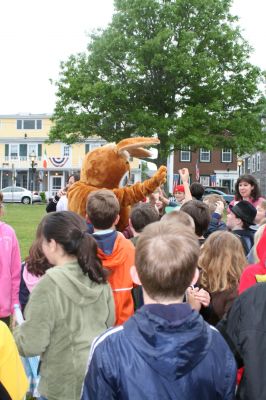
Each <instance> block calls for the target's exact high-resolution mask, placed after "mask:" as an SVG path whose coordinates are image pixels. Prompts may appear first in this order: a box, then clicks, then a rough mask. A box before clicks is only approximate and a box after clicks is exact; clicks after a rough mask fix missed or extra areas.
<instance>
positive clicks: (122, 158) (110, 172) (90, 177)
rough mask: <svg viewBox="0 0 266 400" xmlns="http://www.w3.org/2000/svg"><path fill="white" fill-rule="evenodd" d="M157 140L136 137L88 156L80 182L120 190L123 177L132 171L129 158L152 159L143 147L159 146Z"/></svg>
mask: <svg viewBox="0 0 266 400" xmlns="http://www.w3.org/2000/svg"><path fill="white" fill-rule="evenodd" d="M159 143H160V141H159V140H158V139H155V138H144V137H136V138H129V139H124V140H121V142H119V143H118V144H106V145H105V146H103V147H99V148H97V149H95V150H92V151H90V152H89V153H87V154H86V156H85V159H84V161H83V166H82V169H81V174H80V181H81V182H84V183H87V184H89V185H91V186H94V187H96V188H99V189H101V188H107V189H114V188H118V187H119V184H120V182H121V180H122V178H123V176H124V175H125V174H126V173H128V172H129V171H130V166H129V157H130V156H131V157H139V158H143V157H150V156H151V153H150V152H149V151H148V150H146V149H144V148H143V147H146V146H152V145H156V144H159Z"/></svg>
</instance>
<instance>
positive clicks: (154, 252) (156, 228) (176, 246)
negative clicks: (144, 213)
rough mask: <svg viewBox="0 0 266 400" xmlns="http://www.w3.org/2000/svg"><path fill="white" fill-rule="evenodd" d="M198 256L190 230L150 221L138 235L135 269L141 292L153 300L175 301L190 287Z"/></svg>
mask: <svg viewBox="0 0 266 400" xmlns="http://www.w3.org/2000/svg"><path fill="white" fill-rule="evenodd" d="M198 257H199V243H198V238H197V237H196V235H195V234H194V233H193V232H192V230H191V228H185V227H184V225H183V224H182V225H181V226H179V227H178V226H176V224H169V223H168V222H163V221H160V222H154V223H152V224H150V225H148V226H146V227H145V228H144V230H143V232H142V233H141V234H140V236H139V239H138V242H137V246H136V257H135V262H136V268H137V271H138V275H139V278H140V281H141V283H142V285H143V288H144V290H145V291H146V293H147V294H148V295H149V297H150V298H152V299H154V300H157V301H159V300H164V299H172V300H174V299H178V298H180V297H181V296H182V295H183V294H184V293H185V291H186V289H187V287H188V286H189V285H190V284H191V282H192V280H193V277H194V274H195V270H196V267H197V262H198Z"/></svg>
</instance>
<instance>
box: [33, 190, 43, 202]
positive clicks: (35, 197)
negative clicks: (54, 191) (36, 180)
mask: <svg viewBox="0 0 266 400" xmlns="http://www.w3.org/2000/svg"><path fill="white" fill-rule="evenodd" d="M41 201H42V198H41V196H40V194H39V192H32V202H33V203H40V202H41Z"/></svg>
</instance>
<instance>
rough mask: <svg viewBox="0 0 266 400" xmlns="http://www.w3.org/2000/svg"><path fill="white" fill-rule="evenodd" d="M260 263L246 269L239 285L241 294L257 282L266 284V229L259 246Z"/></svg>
mask: <svg viewBox="0 0 266 400" xmlns="http://www.w3.org/2000/svg"><path fill="white" fill-rule="evenodd" d="M256 250H257V255H258V258H259V263H257V264H251V265H249V266H248V267H247V268H245V269H244V271H243V273H242V275H241V278H240V283H239V288H238V291H239V294H240V293H242V292H244V290H246V289H248V288H249V287H251V286H253V285H255V283H257V282H266V266H265V262H266V228H265V229H264V231H263V234H262V236H261V238H260V240H259V242H258V244H257V248H256Z"/></svg>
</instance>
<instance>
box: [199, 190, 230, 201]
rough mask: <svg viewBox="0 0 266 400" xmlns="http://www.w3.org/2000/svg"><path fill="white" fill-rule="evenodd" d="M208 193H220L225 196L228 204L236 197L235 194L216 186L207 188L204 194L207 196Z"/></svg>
mask: <svg viewBox="0 0 266 400" xmlns="http://www.w3.org/2000/svg"><path fill="white" fill-rule="evenodd" d="M208 194H219V195H220V196H222V197H223V198H224V200H225V201H226V203H227V204H229V203H231V201H232V200H234V198H235V196H234V195H233V194H227V193H224V192H222V190H219V189H216V188H214V187H208V188H205V190H204V195H203V196H207V195H208Z"/></svg>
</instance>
